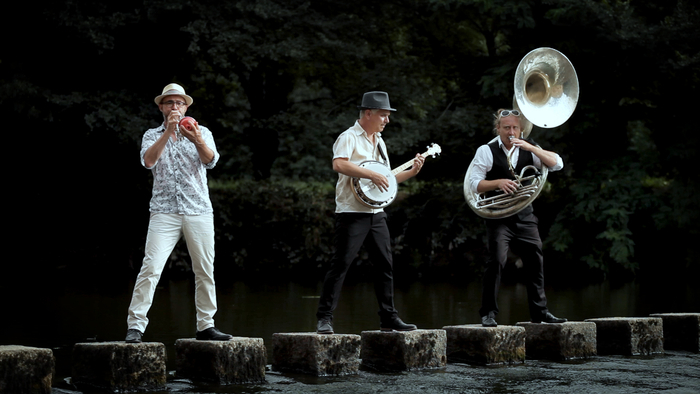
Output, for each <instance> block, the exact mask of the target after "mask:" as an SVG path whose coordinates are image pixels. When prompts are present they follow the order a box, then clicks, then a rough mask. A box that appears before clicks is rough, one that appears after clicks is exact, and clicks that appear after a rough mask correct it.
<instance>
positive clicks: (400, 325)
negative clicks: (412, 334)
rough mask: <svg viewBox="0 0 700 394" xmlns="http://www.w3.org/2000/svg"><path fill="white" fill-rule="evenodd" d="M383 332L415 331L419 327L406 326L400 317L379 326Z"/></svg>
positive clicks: (413, 325)
mask: <svg viewBox="0 0 700 394" xmlns="http://www.w3.org/2000/svg"><path fill="white" fill-rule="evenodd" d="M379 328H380V329H381V330H382V331H414V330H416V329H417V328H418V327H416V325H415V324H406V323H404V322H403V321H402V320H401V319H399V317H398V316H396V317H393V318H392V319H390V320H389V321H383V322H381V324H380V325H379Z"/></svg>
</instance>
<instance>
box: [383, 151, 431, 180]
mask: <svg viewBox="0 0 700 394" xmlns="http://www.w3.org/2000/svg"><path fill="white" fill-rule="evenodd" d="M429 152H430V151H426V152H423V153H421V156H422V157H427V156H428V155H429V154H430V153H429ZM413 160H414V159H411V160H409V161H407V162H405V163H403V164H401V165H400V166H398V167H396V168H394V169H393V170H391V174H392V175H394V176H396V175H397V174H398V173H400V172H402V171H405V170H406V169H407V168H409V167H411V166H412V165H413Z"/></svg>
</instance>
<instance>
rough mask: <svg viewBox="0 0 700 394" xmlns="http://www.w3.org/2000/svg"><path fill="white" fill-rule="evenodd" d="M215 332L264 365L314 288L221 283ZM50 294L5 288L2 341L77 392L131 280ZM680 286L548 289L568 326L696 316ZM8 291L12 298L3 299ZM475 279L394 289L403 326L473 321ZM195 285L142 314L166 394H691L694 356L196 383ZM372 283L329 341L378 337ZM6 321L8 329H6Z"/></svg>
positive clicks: (517, 289)
mask: <svg viewBox="0 0 700 394" xmlns="http://www.w3.org/2000/svg"><path fill="white" fill-rule="evenodd" d="M217 281H218V282H217V285H218V287H217V292H218V303H219V311H218V313H217V315H216V316H215V318H216V325H217V327H218V328H219V329H221V330H222V331H224V332H227V333H230V334H233V335H235V336H241V337H255V338H263V340H264V341H265V345H266V347H267V351H268V360H270V359H271V345H270V341H271V338H272V334H273V333H283V332H312V331H314V330H315V324H316V318H315V311H316V304H317V302H318V294H319V290H320V285H321V284H320V283H313V284H308V283H307V284H300V283H293V282H289V283H279V282H278V283H250V282H241V281H235V280H228V278H224V279H223V280H222V279H220V278H217ZM76 282H78V283H70V285H67V284H66V285H63V284H61V283H52V284H51V285H50V286H48V288H47V287H46V286H44V285H42V288H41V289H39V288H34V289H26V288H25V290H24V291H22V292H18V291H17V290H16V288H14V287H12V288H10V287H0V295H2V297H3V299H4V300H5V305H6V308H7V309H6V314H5V317H6V318H7V319H6V318H3V319H2V320H3V324H2V328H1V330H2V331H1V332H2V335H1V338H0V341H1V342H0V344H3V345H10V344H13V345H24V346H36V347H44V348H51V349H52V350H53V352H54V355H55V357H56V372H55V375H54V389H53V394H59V393H71V394H72V393H79V391H75V389H74V388H73V387H72V386H71V385H70V384H69V383H70V369H71V350H72V346H73V344H75V343H79V342H93V341H121V340H123V339H124V336H125V334H126V311H127V308H128V304H129V301H130V297H131V290H132V288H133V281H131V282H130V283H129V282H128V281H127V282H124V283H117V284H114V283H111V284H109V285H96V284H87V283H83V282H80V281H76ZM681 282H687V283H683V284H679V283H673V284H659V283H648V284H640V283H636V282H629V283H624V284H620V285H611V284H610V283H608V282H604V283H600V284H594V285H586V286H577V287H549V288H547V297H548V300H549V309H550V310H551V311H552V312H553V313H554V314H555V315H557V316H561V317H566V318H568V319H569V320H571V321H581V320H584V319H587V318H596V317H644V316H648V315H649V314H650V313H667V312H700V291H699V290H698V288H699V287H698V286H696V285H695V283H694V280H687V281H681ZM10 289H12V290H10ZM480 292H481V285H480V283H478V282H465V283H435V282H430V283H427V282H420V281H418V282H413V283H407V284H401V283H398V284H397V286H396V307H397V309H398V310H399V313H400V316H401V317H402V318H403V320H404V321H406V322H410V323H414V324H417V325H418V327H419V328H423V329H437V328H442V327H444V326H447V325H458V324H477V323H480V319H479V316H478V309H479V306H480V305H479V304H480V299H481V295H480ZM193 300H194V296H193V285H192V282H191V280H189V279H187V278H181V279H170V280H165V279H164V280H162V281H161V283H160V284H159V287H158V290H157V292H156V297H155V301H154V305H153V307H152V309H151V312H150V313H149V318H150V324H149V326H148V329H147V331H146V333H145V335H144V341H147V342H162V343H164V344H165V345H166V350H167V367H168V371H171V372H170V378H169V382H168V392H178V393H348V392H354V393H541V392H552V393H559V392H567V393H577V392H600V393H647V392H648V393H652V392H667V393H698V392H700V355H699V354H698V353H690V352H682V351H668V352H666V354H664V355H656V356H650V357H626V356H605V357H595V358H592V359H588V360H582V361H572V362H551V361H539V360H527V361H526V362H525V363H524V364H519V365H514V366H504V367H479V366H472V365H467V364H448V366H447V367H446V368H444V369H440V370H429V371H411V372H402V373H393V374H392V373H376V372H371V371H365V370H362V371H361V373H360V374H358V375H353V376H345V377H327V378H317V377H310V376H304V375H297V374H287V373H278V372H273V371H269V368H268V372H267V375H266V382H265V383H264V384H251V385H232V386H222V387H218V386H214V387H212V386H203V385H197V384H194V383H192V382H190V381H188V380H179V379H177V378H176V377H175V376H174V374H173V372H172V371H173V370H174V368H175V349H174V343H175V341H176V340H177V339H180V338H193V337H194V334H195V326H194V321H195V318H194V314H195V312H194V301H193ZM499 305H500V308H501V312H500V314H499V315H498V317H497V320H498V323H499V324H502V325H510V324H515V323H517V322H521V321H527V320H528V318H529V317H528V311H527V295H526V290H525V287H524V286H523V285H522V284H519V283H509V284H503V285H502V287H501V291H500V293H499ZM376 310H377V306H376V300H375V298H374V292H373V288H372V285H371V284H370V283H365V282H360V281H358V282H354V283H346V285H345V286H344V288H343V292H342V294H341V299H340V305H339V307H338V309H337V310H336V312H335V321H334V328H335V331H336V333H346V334H360V333H361V332H362V331H366V330H377V329H378V328H379V320H378V316H377V313H376ZM10 321H11V322H13V323H11V324H8V322H10Z"/></svg>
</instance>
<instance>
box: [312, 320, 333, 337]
mask: <svg viewBox="0 0 700 394" xmlns="http://www.w3.org/2000/svg"><path fill="white" fill-rule="evenodd" d="M316 333H317V334H333V324H332V323H331V321H330V320H329V319H321V320H319V321H318V324H316Z"/></svg>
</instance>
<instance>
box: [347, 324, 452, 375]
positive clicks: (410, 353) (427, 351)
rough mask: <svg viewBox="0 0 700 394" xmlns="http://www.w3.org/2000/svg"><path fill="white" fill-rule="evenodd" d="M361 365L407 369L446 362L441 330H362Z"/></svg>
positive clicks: (444, 336) (430, 366) (396, 369)
mask: <svg viewBox="0 0 700 394" xmlns="http://www.w3.org/2000/svg"><path fill="white" fill-rule="evenodd" d="M361 335H362V348H361V350H360V358H361V359H362V366H364V367H367V368H370V369H374V370H378V371H410V370H419V369H435V368H444V367H445V366H446V365H447V334H446V333H445V330H416V331H403V332H400V331H390V332H383V331H363V332H362V333H361Z"/></svg>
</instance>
